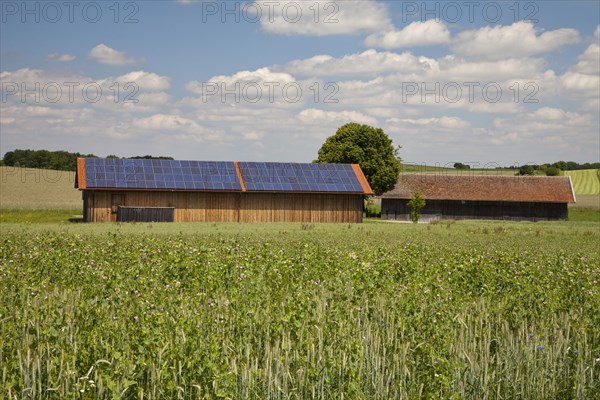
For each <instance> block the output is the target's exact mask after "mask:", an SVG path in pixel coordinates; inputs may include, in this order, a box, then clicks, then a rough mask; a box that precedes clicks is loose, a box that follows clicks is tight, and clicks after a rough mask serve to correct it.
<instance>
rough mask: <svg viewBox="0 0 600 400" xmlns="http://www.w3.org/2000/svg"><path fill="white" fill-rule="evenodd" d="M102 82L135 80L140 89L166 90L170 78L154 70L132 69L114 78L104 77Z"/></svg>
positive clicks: (122, 82)
mask: <svg viewBox="0 0 600 400" xmlns="http://www.w3.org/2000/svg"><path fill="white" fill-rule="evenodd" d="M102 82H104V83H108V84H111V83H113V82H121V84H126V83H129V82H135V83H136V84H137V86H138V87H139V90H140V91H148V92H150V91H162V90H167V89H169V88H170V87H171V78H169V77H168V76H164V75H158V74H155V73H154V72H146V71H132V72H129V73H127V74H124V75H120V76H117V77H115V78H107V79H104V80H103V81H102Z"/></svg>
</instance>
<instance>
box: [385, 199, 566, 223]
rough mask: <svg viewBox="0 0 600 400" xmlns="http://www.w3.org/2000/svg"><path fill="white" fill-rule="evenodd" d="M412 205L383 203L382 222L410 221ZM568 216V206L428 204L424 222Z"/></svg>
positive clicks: (561, 217) (489, 202)
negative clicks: (443, 219)
mask: <svg viewBox="0 0 600 400" xmlns="http://www.w3.org/2000/svg"><path fill="white" fill-rule="evenodd" d="M408 201H409V200H408V199H389V198H384V199H382V200H381V218H382V219H392V220H401V221H410V209H409V207H408V205H407V203H408ZM567 216H568V210H567V203H546V202H522V201H514V202H511V201H456V200H426V205H425V207H424V208H423V209H422V210H421V218H422V220H423V221H433V220H436V219H441V218H448V219H508V220H528V221H538V220H552V219H565V218H567Z"/></svg>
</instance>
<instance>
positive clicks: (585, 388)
mask: <svg viewBox="0 0 600 400" xmlns="http://www.w3.org/2000/svg"><path fill="white" fill-rule="evenodd" d="M160 226H161V227H162V226H166V227H170V228H171V229H174V230H180V229H182V230H185V229H186V228H185V227H183V226H182V225H172V224H168V225H160ZM565 226H567V225H566V224H564V223H562V224H541V223H540V224H535V225H533V226H532V224H507V223H501V222H499V223H489V222H486V223H464V224H463V223H460V222H459V223H455V224H453V225H452V228H451V229H449V226H446V225H445V224H438V225H427V226H425V225H398V224H384V223H378V224H371V225H366V226H352V227H351V228H350V231H349V229H348V228H347V225H341V226H340V225H333V224H322V225H321V224H315V225H314V227H310V228H306V229H305V228H304V227H302V226H301V224H295V225H294V224H270V225H266V224H265V225H243V224H242V225H240V224H216V225H213V224H192V225H191V228H190V229H189V232H197V233H194V234H189V235H184V234H177V233H174V234H157V233H153V230H157V229H159V225H156V224H140V225H139V226H137V230H136V229H135V228H136V226H134V225H123V226H121V225H110V224H98V225H94V226H93V228H92V226H90V225H85V224H77V227H78V228H87V230H82V229H78V232H79V233H73V232H71V231H69V230H67V229H66V228H65V227H64V226H60V227H57V230H56V231H54V232H52V231H49V230H47V228H44V229H42V230H35V229H34V228H32V227H28V226H24V227H22V228H18V227H17V228H10V227H9V228H7V229H4V227H3V230H2V232H1V236H0V241H1V243H2V245H1V246H0V273H1V274H0V276H1V279H0V293H2V295H1V296H0V324H1V328H2V330H1V332H2V341H1V343H2V345H1V349H2V351H1V352H0V365H2V374H0V398H2V399H20V398H48V399H113V398H114V399H117V398H118V399H142V398H143V399H146V398H147V399H178V398H181V399H216V398H224V399H226V398H229V399H284V398H285V399H312V398H331V399H341V398H346V399H421V398H423V399H452V398H457V399H458V398H461V399H484V398H499V399H500V398H502V399H512V398H523V399H528V400H542V399H563V398H567V399H594V398H598V395H599V394H600V388H599V386H598V373H599V372H600V371H599V363H598V361H597V358H598V354H599V353H598V351H599V350H600V348H599V345H598V344H599V343H600V316H599V315H598V309H599V308H600V288H599V286H598V285H597V282H596V280H597V277H598V274H599V273H600V269H599V268H600V267H599V266H600V257H599V254H598V249H597V239H598V231H597V230H596V229H595V226H596V225H592V224H590V225H588V226H589V228H587V229H586V228H585V226H584V227H582V228H581V229H579V228H572V229H570V230H566V228H565ZM96 228H97V229H98V231H97V232H103V233H97V234H93V233H92V232H94V231H95V229H96ZM165 229H166V228H165ZM136 232H137V233H136ZM140 232H145V233H140ZM257 232H259V234H257ZM565 232H569V233H570V234H565ZM349 233H351V234H349ZM575 235H577V237H576V238H575V237H574V236H575ZM557 236H560V237H562V238H564V240H561V241H559V242H558V243H557V242H556V240H555V238H556V237H557ZM572 237H573V238H572Z"/></svg>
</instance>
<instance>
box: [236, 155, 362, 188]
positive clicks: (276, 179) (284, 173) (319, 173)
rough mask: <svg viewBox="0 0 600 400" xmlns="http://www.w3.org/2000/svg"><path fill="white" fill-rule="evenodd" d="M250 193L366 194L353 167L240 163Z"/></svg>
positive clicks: (348, 165)
mask: <svg viewBox="0 0 600 400" xmlns="http://www.w3.org/2000/svg"><path fill="white" fill-rule="evenodd" d="M238 165H239V167H240V171H241V173H242V177H243V179H244V184H245V185H246V190H247V191H277V192H337V193H363V192H364V190H363V188H362V186H361V184H360V182H359V181H358V178H357V177H356V173H355V172H354V170H353V169H352V165H350V164H296V163H265V162H240V163H238Z"/></svg>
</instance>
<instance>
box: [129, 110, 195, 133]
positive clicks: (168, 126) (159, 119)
mask: <svg viewBox="0 0 600 400" xmlns="http://www.w3.org/2000/svg"><path fill="white" fill-rule="evenodd" d="M132 125H133V126H134V127H136V128H140V129H150V130H161V131H164V130H168V131H183V132H194V133H199V132H202V131H203V129H202V127H201V126H200V125H199V124H198V123H197V122H196V121H194V120H191V119H189V118H185V117H182V116H180V115H173V114H156V115H152V116H151V117H147V118H136V119H134V120H133V123H132Z"/></svg>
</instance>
